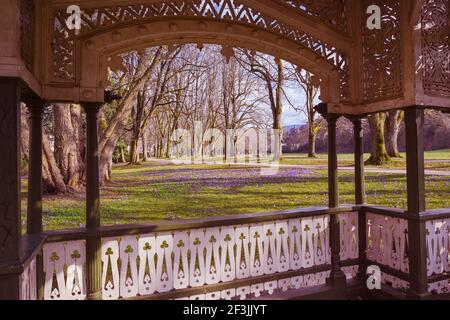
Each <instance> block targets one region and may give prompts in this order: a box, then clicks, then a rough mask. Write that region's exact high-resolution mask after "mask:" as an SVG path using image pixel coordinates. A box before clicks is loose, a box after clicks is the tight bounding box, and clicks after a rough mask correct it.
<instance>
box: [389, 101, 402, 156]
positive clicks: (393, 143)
mask: <svg viewBox="0 0 450 320" xmlns="http://www.w3.org/2000/svg"><path fill="white" fill-rule="evenodd" d="M404 117H405V113H404V112H403V111H401V110H394V111H390V112H389V113H388V115H387V119H386V149H387V153H388V155H389V156H390V157H391V158H401V157H402V155H401V154H400V152H399V151H398V134H399V132H400V126H401V124H402V122H403V119H404Z"/></svg>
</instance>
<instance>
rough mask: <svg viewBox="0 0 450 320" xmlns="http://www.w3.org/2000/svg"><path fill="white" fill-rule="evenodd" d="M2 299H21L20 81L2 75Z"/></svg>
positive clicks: (0, 251)
mask: <svg viewBox="0 0 450 320" xmlns="http://www.w3.org/2000/svg"><path fill="white" fill-rule="evenodd" d="M0 94H1V96H0V154H1V155H2V160H1V161H0V300H1V299H13V300H18V299H19V298H20V270H19V269H20V268H14V267H13V266H15V265H16V266H17V265H20V258H21V256H22V242H21V237H22V232H21V217H20V147H19V146H20V144H19V137H20V101H21V88H20V80H19V79H16V78H0Z"/></svg>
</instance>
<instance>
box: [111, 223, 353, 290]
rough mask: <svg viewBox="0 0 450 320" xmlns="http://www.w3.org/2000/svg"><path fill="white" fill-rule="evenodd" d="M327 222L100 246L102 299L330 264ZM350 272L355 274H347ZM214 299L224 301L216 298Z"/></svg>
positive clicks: (273, 285)
mask: <svg viewBox="0 0 450 320" xmlns="http://www.w3.org/2000/svg"><path fill="white" fill-rule="evenodd" d="M328 219H329V218H328V216H323V217H315V218H304V219H293V220H288V221H280V222H273V223H264V224H254V225H238V226H234V227H233V226H230V227H223V228H219V227H216V228H207V229H193V230H187V231H175V232H173V233H167V234H150V235H141V236H125V237H119V238H107V239H103V240H102V262H103V271H102V273H103V275H102V291H103V294H102V296H103V299H119V298H129V297H133V296H136V295H138V294H139V295H149V294H153V293H162V292H167V291H171V290H173V289H175V290H176V289H185V288H189V287H191V288H195V287H201V286H205V285H212V284H217V283H219V282H230V281H233V280H237V279H247V278H250V277H257V276H263V275H270V274H275V273H282V272H287V271H289V270H300V269H304V268H310V267H314V266H324V265H327V264H329V263H330V261H331V258H330V246H329V230H328ZM349 272H351V271H349ZM326 277H327V273H326V272H319V273H316V274H311V275H307V276H304V277H303V276H302V277H294V278H295V279H294V280H295V281H291V280H292V279H290V278H289V279H285V280H284V281H283V280H279V281H278V282H277V281H273V282H268V283H261V284H260V285H259V286H258V285H253V286H249V287H242V288H236V289H235V293H233V294H232V293H229V295H230V298H231V297H234V296H240V297H241V298H243V297H245V296H246V295H248V294H251V293H253V294H255V295H260V294H261V292H262V291H264V292H266V291H273V290H275V289H277V288H278V289H280V290H287V289H288V288H296V287H299V288H300V287H302V286H311V285H314V284H322V283H324V282H325V279H326ZM215 297H217V298H219V297H222V294H221V293H216V295H215Z"/></svg>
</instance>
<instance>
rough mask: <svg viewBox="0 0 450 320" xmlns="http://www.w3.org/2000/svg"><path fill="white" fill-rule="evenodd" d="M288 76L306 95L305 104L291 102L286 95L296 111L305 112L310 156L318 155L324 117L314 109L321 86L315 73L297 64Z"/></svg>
mask: <svg viewBox="0 0 450 320" xmlns="http://www.w3.org/2000/svg"><path fill="white" fill-rule="evenodd" d="M288 78H289V79H290V80H292V82H293V83H294V84H295V87H296V88H300V89H301V90H302V92H303V93H304V95H305V104H304V105H303V106H298V105H295V104H294V103H291V101H290V99H289V97H288V96H287V95H286V96H285V97H286V100H287V101H288V102H289V104H290V105H291V106H292V108H293V109H294V110H296V111H300V112H302V113H304V114H305V116H306V119H307V123H308V157H309V158H315V157H316V137H317V133H318V132H319V130H320V129H321V128H322V122H323V119H322V118H319V119H318V118H317V116H318V114H317V111H316V110H315V109H314V102H315V100H316V98H317V97H318V95H319V92H320V88H319V86H318V84H317V81H316V80H315V77H314V75H313V74H311V73H310V72H309V71H306V70H302V69H299V68H297V67H296V66H293V65H290V74H289V75H288Z"/></svg>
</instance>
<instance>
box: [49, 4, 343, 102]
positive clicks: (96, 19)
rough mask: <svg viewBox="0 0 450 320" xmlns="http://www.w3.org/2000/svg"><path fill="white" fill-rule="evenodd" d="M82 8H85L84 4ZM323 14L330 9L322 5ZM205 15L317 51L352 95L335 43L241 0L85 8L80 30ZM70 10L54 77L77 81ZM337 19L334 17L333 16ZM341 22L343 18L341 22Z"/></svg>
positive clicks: (55, 45) (56, 38)
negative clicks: (268, 33)
mask: <svg viewBox="0 0 450 320" xmlns="http://www.w3.org/2000/svg"><path fill="white" fill-rule="evenodd" d="M82 9H83V8H82ZM321 10H322V13H321V14H322V15H325V14H327V12H328V11H327V10H326V9H325V8H322V9H321ZM183 16H184V17H203V18H209V19H217V20H225V21H230V22H236V23H244V24H248V25H251V26H253V27H258V28H263V29H266V30H268V31H270V32H274V33H277V34H280V35H281V36H283V37H285V38H288V39H290V40H292V41H295V42H297V43H298V44H299V45H302V46H304V47H305V49H309V50H311V51H314V52H315V53H316V54H318V55H319V56H321V57H323V58H324V59H326V60H327V61H329V63H330V64H332V65H333V66H335V67H336V68H337V69H338V70H339V72H340V74H341V96H342V99H344V100H348V98H349V89H348V87H349V72H348V60H347V57H346V56H345V55H344V54H343V53H342V52H340V51H339V50H337V49H336V48H335V47H333V46H329V45H327V44H326V43H324V42H323V41H321V40H320V39H316V38H313V37H312V36H310V35H308V34H307V33H305V32H304V31H302V30H298V29H296V28H294V27H292V26H290V25H287V24H286V23H283V22H281V21H279V20H277V19H275V18H273V17H270V16H269V15H266V14H263V13H261V12H259V11H258V10H256V9H255V8H250V7H248V6H246V5H243V4H241V3H240V2H239V1H238V0H221V1H211V0H196V1H189V2H187V1H161V2H160V3H151V4H148V3H144V2H143V4H136V5H122V6H110V7H103V8H89V9H84V11H83V14H82V23H81V30H80V31H79V32H80V33H81V34H88V33H90V32H93V31H99V30H102V29H104V28H107V27H111V26H114V25H119V24H122V23H127V22H130V21H140V20H142V21H144V20H148V19H151V18H160V17H167V18H173V17H183ZM68 17H69V14H67V13H66V11H65V10H62V9H61V10H56V11H55V16H54V21H53V27H54V30H53V41H52V53H53V72H52V76H53V78H54V81H57V82H64V83H75V81H76V67H77V63H78V62H77V61H76V54H75V39H76V36H77V35H76V32H75V30H69V29H68V28H67V25H66V23H65V22H66V19H67V18H68ZM330 19H331V20H333V21H334V19H332V18H330ZM339 23H340V24H341V23H342V22H339Z"/></svg>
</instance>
